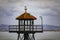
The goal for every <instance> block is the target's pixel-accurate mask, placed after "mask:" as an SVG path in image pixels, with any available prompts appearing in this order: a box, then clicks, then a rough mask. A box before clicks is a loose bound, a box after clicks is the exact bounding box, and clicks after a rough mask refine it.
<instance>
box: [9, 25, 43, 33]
mask: <svg viewBox="0 0 60 40" xmlns="http://www.w3.org/2000/svg"><path fill="white" fill-rule="evenodd" d="M26 26H27V25H25V27H26ZM28 26H29V27H30V28H28V27H27V28H25V30H24V25H20V28H19V26H18V25H9V31H13V32H14V31H16V32H18V31H35V32H36V31H43V26H42V25H33V28H32V25H28Z"/></svg>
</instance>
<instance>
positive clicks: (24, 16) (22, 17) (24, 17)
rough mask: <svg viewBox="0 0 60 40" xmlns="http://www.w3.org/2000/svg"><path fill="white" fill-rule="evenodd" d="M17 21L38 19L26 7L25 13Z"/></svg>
mask: <svg viewBox="0 0 60 40" xmlns="http://www.w3.org/2000/svg"><path fill="white" fill-rule="evenodd" d="M16 19H18V20H21V19H22V20H24V19H33V20H34V19H36V17H34V16H33V15H31V14H30V13H28V12H27V8H26V7H25V12H24V13H23V14H22V15H20V16H18V17H17V18H16Z"/></svg>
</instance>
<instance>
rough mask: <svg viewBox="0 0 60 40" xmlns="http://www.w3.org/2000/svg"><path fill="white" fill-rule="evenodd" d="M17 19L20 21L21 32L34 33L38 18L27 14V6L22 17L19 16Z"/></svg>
mask: <svg viewBox="0 0 60 40" xmlns="http://www.w3.org/2000/svg"><path fill="white" fill-rule="evenodd" d="M16 19H17V20H18V21H19V22H18V24H19V31H33V29H34V27H33V25H34V20H35V19H36V17H34V16H32V15H31V14H30V13H28V12H27V8H26V6H25V12H24V13H23V14H22V15H20V16H18V17H17V18H16ZM23 25H24V26H23ZM22 26H23V27H22Z"/></svg>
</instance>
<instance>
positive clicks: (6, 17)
mask: <svg viewBox="0 0 60 40" xmlns="http://www.w3.org/2000/svg"><path fill="white" fill-rule="evenodd" d="M25 5H26V6H27V9H28V10H27V12H29V13H30V14H32V15H34V16H35V17H37V21H36V22H35V24H40V23H39V22H40V17H39V16H43V24H45V25H46V24H47V25H56V26H60V0H0V24H8V25H9V24H10V25H13V24H18V22H17V21H16V17H17V16H18V15H21V14H22V13H24V6H25Z"/></svg>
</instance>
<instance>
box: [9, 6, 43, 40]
mask: <svg viewBox="0 0 60 40" xmlns="http://www.w3.org/2000/svg"><path fill="white" fill-rule="evenodd" d="M16 19H17V20H18V25H13V26H11V25H10V26H9V32H15V33H17V34H18V38H17V40H19V38H20V40H35V37H34V34H35V33H37V32H43V27H42V26H41V27H37V26H36V25H34V20H36V17H34V16H32V15H31V14H30V13H28V12H27V8H26V6H25V12H24V13H23V14H22V15H20V16H18V17H17V18H16ZM14 26H15V27H14ZM20 34H23V36H21V35H20ZM30 35H31V36H30Z"/></svg>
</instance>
